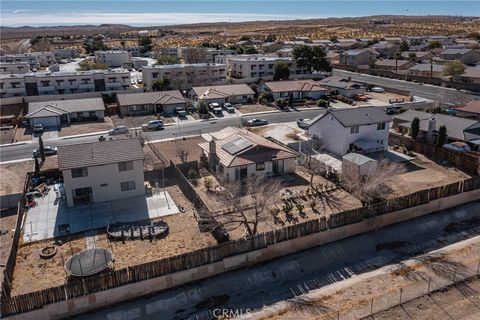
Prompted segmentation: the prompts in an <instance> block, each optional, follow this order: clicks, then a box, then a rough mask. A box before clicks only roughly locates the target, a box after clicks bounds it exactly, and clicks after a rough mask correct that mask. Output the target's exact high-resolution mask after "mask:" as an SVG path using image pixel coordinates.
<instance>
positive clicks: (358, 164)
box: [342, 152, 378, 176]
mask: <svg viewBox="0 0 480 320" xmlns="http://www.w3.org/2000/svg"><path fill="white" fill-rule="evenodd" d="M377 165H378V164H377V160H375V159H372V158H369V157H367V156H365V155H363V154H359V153H354V152H352V153H348V154H346V155H344V156H343V157H342V174H344V175H346V176H371V175H373V174H375V172H376V170H377Z"/></svg>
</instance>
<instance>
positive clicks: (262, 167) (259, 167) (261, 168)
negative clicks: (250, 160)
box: [256, 162, 265, 171]
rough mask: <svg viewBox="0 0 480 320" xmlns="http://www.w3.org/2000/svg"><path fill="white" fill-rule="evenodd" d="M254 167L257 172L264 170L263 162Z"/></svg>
mask: <svg viewBox="0 0 480 320" xmlns="http://www.w3.org/2000/svg"><path fill="white" fill-rule="evenodd" d="M256 166H257V171H262V170H265V162H257V163H256Z"/></svg>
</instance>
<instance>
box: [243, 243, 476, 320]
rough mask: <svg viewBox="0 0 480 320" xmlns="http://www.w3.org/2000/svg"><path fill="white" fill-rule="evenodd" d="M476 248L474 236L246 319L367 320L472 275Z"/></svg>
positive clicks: (337, 283) (266, 309)
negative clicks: (365, 319)
mask: <svg viewBox="0 0 480 320" xmlns="http://www.w3.org/2000/svg"><path fill="white" fill-rule="evenodd" d="M479 247H480V236H477V237H474V238H471V239H468V240H465V241H462V242H458V243H455V244H453V245H450V246H447V247H444V248H442V249H439V250H435V251H432V252H429V253H427V254H424V255H421V256H418V257H415V258H413V259H410V260H407V261H404V262H402V263H399V264H396V265H389V266H385V267H383V268H380V269H378V270H375V271H372V272H369V273H365V274H361V275H359V276H354V277H352V278H350V279H347V280H344V281H340V282H336V283H333V284H332V285H329V286H326V287H323V288H321V289H318V290H315V291H311V292H310V293H307V294H304V295H301V296H298V297H297V298H296V299H291V300H289V301H282V302H279V303H277V304H275V305H273V306H270V307H267V308H264V309H263V310H260V311H258V312H255V313H253V314H250V315H249V317H248V319H265V318H268V319H311V318H315V319H325V320H327V319H342V320H344V319H345V320H346V319H349V320H350V319H352V320H353V319H361V318H367V319H371V318H368V317H370V316H371V315H372V314H375V313H379V312H382V311H384V310H388V309H391V308H394V307H396V306H398V305H399V304H400V303H402V304H405V303H407V302H408V301H412V300H414V299H417V298H419V297H422V296H424V295H428V294H429V293H432V292H433V291H436V290H439V289H442V288H445V287H448V286H450V285H452V284H454V283H458V282H461V281H463V280H465V279H469V278H471V277H474V276H477V275H478V271H479V270H478V268H479V264H480V260H479V259H480V256H479V252H478V248H479ZM332 276H333V275H332ZM477 299H478V298H477ZM454 302H455V301H454ZM470 307H472V306H470ZM418 308H420V307H418ZM473 311H475V312H478V311H479V310H477V309H475V308H473ZM412 312H413V311H412ZM404 318H408V317H404ZM427 318H428V317H427ZM427 318H424V319H427ZM457 318H458V317H457ZM457 318H455V319H457ZM473 318H474V317H473ZM473 318H472V319H473ZM375 319H377V317H375ZM386 319H390V318H388V317H387V318H386ZM416 319H422V318H420V317H416ZM441 319H443V317H442V318H441Z"/></svg>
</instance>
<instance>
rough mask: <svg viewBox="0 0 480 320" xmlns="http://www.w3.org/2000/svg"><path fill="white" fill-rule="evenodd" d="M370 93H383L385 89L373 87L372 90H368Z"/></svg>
mask: <svg viewBox="0 0 480 320" xmlns="http://www.w3.org/2000/svg"><path fill="white" fill-rule="evenodd" d="M370 91H372V92H376V93H384V92H385V89H384V88H382V87H373V88H372V89H370Z"/></svg>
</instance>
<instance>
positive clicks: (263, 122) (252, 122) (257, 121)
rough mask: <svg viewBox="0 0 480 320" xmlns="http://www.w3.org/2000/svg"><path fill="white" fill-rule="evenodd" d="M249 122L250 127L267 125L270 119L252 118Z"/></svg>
mask: <svg viewBox="0 0 480 320" xmlns="http://www.w3.org/2000/svg"><path fill="white" fill-rule="evenodd" d="M247 124H248V126H249V127H258V126H264V125H267V124H268V121H267V120H265V119H252V120H248V121H247Z"/></svg>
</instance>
